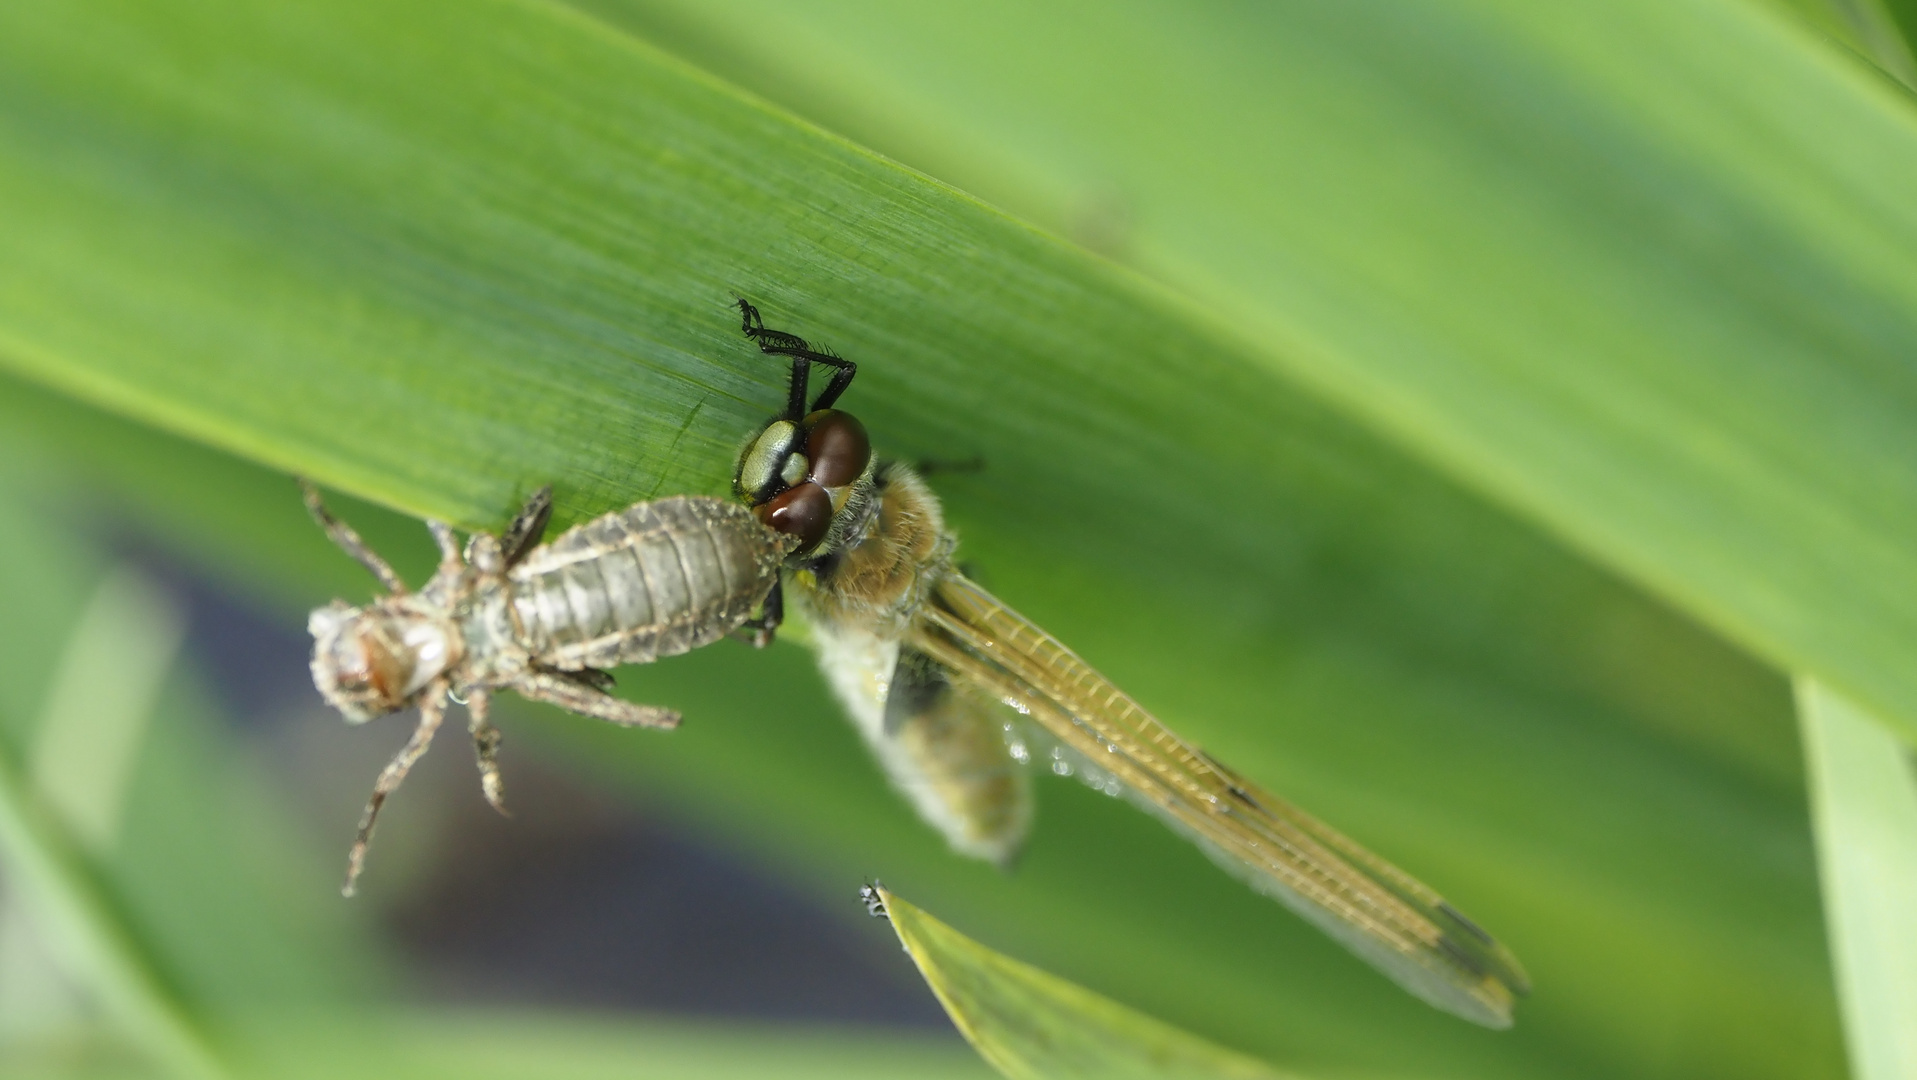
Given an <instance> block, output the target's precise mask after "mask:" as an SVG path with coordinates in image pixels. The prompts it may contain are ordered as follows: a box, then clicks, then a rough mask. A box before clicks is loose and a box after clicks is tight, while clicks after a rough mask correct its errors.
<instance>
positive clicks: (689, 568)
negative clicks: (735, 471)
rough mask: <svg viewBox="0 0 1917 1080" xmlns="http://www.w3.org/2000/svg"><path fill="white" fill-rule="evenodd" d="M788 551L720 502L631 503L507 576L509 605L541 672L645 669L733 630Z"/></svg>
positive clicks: (742, 511) (783, 542)
mask: <svg viewBox="0 0 1917 1080" xmlns="http://www.w3.org/2000/svg"><path fill="white" fill-rule="evenodd" d="M790 544H791V542H790V540H789V539H788V538H786V537H783V536H781V535H780V534H778V533H775V532H773V531H772V530H770V529H767V528H766V527H765V526H763V525H761V524H760V523H759V521H758V519H757V518H755V517H753V515H752V512H751V511H749V510H747V509H746V508H744V507H742V506H739V505H736V504H734V503H731V502H727V501H724V500H720V499H713V498H706V497H703V496H674V497H672V498H669V499H660V500H658V501H656V502H647V503H639V504H638V505H636V506H633V507H630V508H628V509H626V510H623V511H619V512H617V513H612V514H606V515H605V516H603V517H599V518H596V519H594V520H592V521H589V522H587V523H585V524H584V525H580V526H578V527H576V528H573V529H571V530H569V531H567V532H566V534H565V535H563V536H561V537H559V538H558V539H557V540H554V541H553V542H552V543H551V544H548V545H546V546H545V547H543V548H540V549H538V550H537V551H534V552H533V553H532V554H531V555H529V556H527V558H526V559H525V560H524V561H523V562H521V563H520V564H519V565H517V566H515V567H513V569H512V571H511V578H512V584H513V608H514V611H515V613H516V614H517V615H518V621H519V625H520V626H521V627H522V628H523V632H524V634H525V645H526V647H527V649H528V651H529V652H530V653H531V654H532V656H533V658H534V659H535V660H537V661H538V662H539V663H541V664H545V665H547V666H550V667H557V668H563V669H568V670H577V669H579V668H585V667H611V666H613V665H616V664H642V663H647V662H649V661H651V660H654V659H656V658H658V657H661V656H676V655H678V654H679V653H683V652H687V651H689V650H691V649H696V648H698V647H699V646H701V645H706V644H710V643H711V642H714V641H717V640H718V639H719V638H721V637H724V636H725V635H726V634H728V633H730V632H731V631H732V630H734V629H735V628H737V627H738V626H739V625H740V624H741V623H742V622H744V621H745V620H746V619H747V618H748V617H750V616H751V614H752V612H753V610H754V609H755V608H756V607H758V605H759V604H760V603H761V602H762V601H764V600H765V597H766V594H767V593H768V592H770V591H771V589H772V586H773V585H774V584H775V583H776V582H777V581H778V578H779V565H780V561H781V560H782V559H783V558H784V556H785V553H786V551H787V549H788V548H789V547H790Z"/></svg>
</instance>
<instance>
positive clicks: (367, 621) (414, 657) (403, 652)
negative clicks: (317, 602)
mask: <svg viewBox="0 0 1917 1080" xmlns="http://www.w3.org/2000/svg"><path fill="white" fill-rule="evenodd" d="M405 599H406V598H399V597H388V598H386V599H382V600H379V601H375V602H374V603H372V604H370V605H368V606H366V607H363V608H356V607H352V606H350V605H348V604H344V603H341V602H340V601H337V600H335V601H333V602H332V603H331V604H328V605H327V606H325V607H323V608H317V609H315V610H314V611H313V614H312V615H310V616H308V618H307V620H306V629H307V631H308V632H309V633H311V634H312V635H313V685H314V686H316V687H318V688H319V692H320V695H321V696H322V697H324V698H325V699H326V703H327V704H329V705H331V706H333V707H334V708H336V709H338V710H339V711H340V712H341V713H342V714H344V715H345V717H346V719H347V721H348V722H350V723H355V724H361V723H365V722H366V721H368V720H371V719H373V718H374V717H376V716H384V715H385V714H387V713H389V712H394V711H397V710H399V709H403V708H405V707H406V706H407V705H408V704H409V703H411V701H412V699H413V697H414V696H415V695H417V694H418V693H419V692H420V691H421V690H422V689H424V688H425V687H426V684H428V683H430V682H432V681H433V680H434V679H436V678H438V677H439V676H440V675H442V674H444V673H445V672H446V670H447V669H448V668H450V667H452V665H453V663H454V661H455V660H457V659H458V658H457V656H455V653H456V652H457V651H458V642H457V640H456V638H457V634H456V632H455V631H454V630H453V628H452V627H451V626H449V625H447V624H446V622H445V621H444V620H441V619H435V618H433V617H432V616H431V615H429V614H427V613H425V612H421V611H416V610H412V609H411V607H410V606H409V605H407V604H406V603H405V602H404V601H405Z"/></svg>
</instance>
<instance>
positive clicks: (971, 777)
mask: <svg viewBox="0 0 1917 1080" xmlns="http://www.w3.org/2000/svg"><path fill="white" fill-rule="evenodd" d="M813 636H814V642H815V645H816V647H817V650H818V654H819V663H820V666H821V667H822V668H823V669H824V670H825V674H826V677H827V679H828V680H829V681H830V682H831V684H832V688H833V690H834V692H835V693H836V694H837V695H838V697H839V700H840V702H841V703H842V704H843V705H844V706H845V709H846V712H847V714H848V715H849V716H850V717H851V719H852V723H853V726H854V727H856V728H858V730H859V734H860V735H862V736H864V738H865V743H866V745H867V746H868V747H870V748H871V750H872V754H873V756H874V757H876V758H878V760H879V765H880V767H882V768H883V769H884V770H885V774H886V776H887V778H888V779H890V780H891V782H892V786H893V787H894V788H896V789H897V790H898V791H899V793H900V794H902V795H904V796H905V798H906V800H907V801H908V802H910V803H911V804H912V807H913V809H915V810H917V811H918V813H919V816H920V817H921V818H923V819H924V820H925V821H926V822H927V823H928V824H930V825H931V826H932V827H933V828H935V829H937V830H938V831H939V833H940V834H941V835H943V836H944V837H945V839H946V842H947V843H949V844H950V845H951V846H952V849H953V850H955V851H957V852H959V853H960V854H962V855H969V856H971V857H973V858H978V859H986V860H988V861H990V862H993V863H997V864H999V865H1000V866H1004V865H1008V864H1009V863H1010V862H1011V861H1012V859H1013V858H1014V857H1016V855H1017V854H1018V850H1019V848H1020V847H1021V846H1022V845H1023V843H1024V841H1025V834H1026V832H1027V830H1028V828H1029V826H1030V824H1031V818H1032V792H1031V779H1030V777H1029V776H1028V775H1027V774H1026V771H1025V769H1024V768H1023V766H1022V765H1021V763H1020V762H1019V761H1018V760H1016V759H1015V758H1014V756H1013V752H1012V748H1011V747H1009V746H1008V744H1007V734H1008V725H1009V724H1010V723H1011V722H1012V720H1013V719H1014V717H1013V714H1012V713H1011V712H1010V710H1008V709H1006V708H1005V706H1004V705H1002V704H1000V703H999V702H998V701H997V700H996V699H995V698H992V697H989V696H986V695H984V694H981V693H980V692H979V691H978V690H977V689H976V688H974V687H972V686H970V685H969V684H966V683H963V682H959V683H956V684H955V683H954V682H953V680H951V679H950V678H948V677H947V675H946V672H945V669H944V668H943V667H942V666H940V665H939V664H937V663H936V662H934V661H933V660H931V659H930V658H928V657H927V656H925V655H924V654H923V653H921V652H919V651H918V650H917V649H914V648H913V647H911V646H909V645H901V644H900V643H899V642H898V641H897V640H895V639H888V638H885V637H882V636H879V635H875V634H869V633H866V632H864V631H861V630H844V629H837V628H827V627H823V626H815V628H814V634H813Z"/></svg>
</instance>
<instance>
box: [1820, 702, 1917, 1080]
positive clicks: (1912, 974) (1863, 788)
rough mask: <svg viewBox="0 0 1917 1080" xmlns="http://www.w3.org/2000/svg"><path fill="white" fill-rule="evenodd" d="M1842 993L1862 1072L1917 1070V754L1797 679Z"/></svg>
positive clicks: (1854, 1061)
mask: <svg viewBox="0 0 1917 1080" xmlns="http://www.w3.org/2000/svg"><path fill="white" fill-rule="evenodd" d="M1797 706H1798V715H1799V718H1800V721H1801V723H1802V726H1803V731H1804V750H1805V757H1806V759H1807V765H1808V767H1809V770H1810V779H1811V808H1812V815H1811V816H1812V820H1813V821H1814V822H1815V823H1816V827H1817V856H1818V863H1819V866H1820V868H1821V873H1822V878H1823V887H1824V912H1825V916H1824V917H1825V919H1826V920H1827V921H1828V923H1829V931H1830V942H1831V953H1832V956H1833V958H1834V961H1835V964H1836V968H1837V996H1838V1000H1839V1001H1841V1002H1842V1003H1843V1008H1844V1034H1845V1039H1846V1042H1847V1043H1848V1044H1849V1047H1850V1059H1851V1070H1852V1075H1853V1076H1855V1077H1856V1078H1857V1080H1905V1078H1908V1077H1911V1076H1917V917H1914V916H1913V913H1917V762H1914V761H1913V760H1912V755H1911V750H1910V748H1909V747H1908V746H1906V745H1905V744H1903V743H1902V742H1899V741H1898V740H1897V739H1896V737H1895V736H1893V735H1891V734H1890V733H1889V732H1888V731H1886V730H1885V729H1884V728H1883V727H1882V726H1881V725H1879V724H1877V723H1875V722H1874V721H1873V720H1872V719H1871V718H1870V716H1869V715H1868V714H1866V713H1865V712H1864V711H1863V710H1862V709H1859V708H1858V707H1857V706H1856V705H1854V704H1852V703H1851V702H1849V701H1847V700H1845V699H1844V698H1843V697H1842V696H1840V695H1838V694H1836V693H1835V692H1833V691H1832V690H1830V688H1828V687H1826V686H1823V685H1821V684H1819V683H1817V682H1815V681H1814V680H1810V679H1800V680H1799V681H1798V683H1797Z"/></svg>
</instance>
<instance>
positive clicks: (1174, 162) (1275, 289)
mask: <svg viewBox="0 0 1917 1080" xmlns="http://www.w3.org/2000/svg"><path fill="white" fill-rule="evenodd" d="M584 6H587V7H590V8H592V9H594V10H596V11H600V12H602V13H604V14H606V16H607V17H609V18H613V19H616V20H620V21H623V22H625V23H627V24H628V25H632V26H636V27H639V28H642V29H643V30H644V31H645V32H647V33H658V34H665V35H669V38H670V40H673V41H674V42H675V43H676V44H678V45H679V47H681V48H682V49H684V50H686V51H688V52H689V53H690V54H691V55H694V56H696V57H698V58H699V59H700V60H701V61H702V62H703V63H705V64H706V65H708V66H709V67H711V68H712V69H713V70H716V71H720V72H722V73H724V74H727V75H729V76H731V77H733V78H736V79H738V80H739V81H740V82H742V83H743V84H744V85H748V86H753V87H756V88H759V89H761V90H762V91H763V92H765V93H767V94H768V96H771V97H773V98H774V99H775V100H783V101H787V102H789V103H791V104H792V105H794V106H795V107H797V108H800V109H801V110H802V111H803V112H805V113H806V114H807V115H809V116H810V117H812V118H813V119H815V120H817V121H819V122H821V123H824V124H827V125H828V126H831V127H832V128H834V129H835V130H838V131H842V132H845V133H847V134H849V135H851V136H853V137H855V138H858V139H861V140H862V141H864V142H865V143H867V144H868V145H871V146H873V147H875V148H877V149H879V150H881V151H885V152H888V153H891V154H892V155H893V156H895V157H898V158H900V159H901V160H904V161H907V162H909V163H911V164H913V165H916V166H918V167H920V168H923V169H925V170H927V171H928V172H930V173H932V174H933V175H936V176H938V177H940V178H941V179H943V180H947V181H949V182H952V183H954V184H957V185H959V186H961V187H963V188H965V189H967V190H969V191H972V192H974V193H976V194H978V195H980V196H982V197H984V198H986V199H989V200H991V201H993V202H994V203H996V204H997V205H1000V206H1003V207H1006V208H1008V209H1010V210H1012V211H1013V212H1015V213H1020V214H1022V215H1024V216H1026V217H1028V218H1030V219H1031V220H1034V221H1036V222H1038V223H1040V224H1043V225H1047V226H1050V227H1052V228H1054V229H1057V230H1058V231H1059V232H1061V233H1064V234H1067V235H1075V236H1079V237H1082V238H1084V240H1085V241H1086V242H1087V243H1088V244H1093V245H1095V246H1098V247H1100V248H1101V249H1102V250H1108V251H1111V252H1113V253H1114V254H1117V255H1119V256H1121V257H1123V258H1124V259H1126V260H1127V261H1128V262H1131V263H1132V264H1134V265H1136V266H1137V267H1139V268H1140V269H1142V270H1143V271H1145V272H1146V273H1148V274H1150V275H1152V276H1153V277H1155V278H1156V279H1158V280H1160V281H1163V282H1166V283H1167V284H1169V285H1170V286H1171V287H1173V288H1174V289H1176V290H1177V291H1178V292H1180V293H1181V294H1182V295H1183V296H1185V297H1187V298H1188V299H1189V300H1190V301H1191V302H1192V303H1193V304H1194V305H1195V306H1199V307H1202V309H1203V310H1204V311H1205V312H1206V313H1207V314H1208V315H1209V316H1210V318H1211V319H1212V321H1213V324H1214V325H1218V326H1221V327H1229V328H1231V330H1232V331H1233V339H1232V340H1233V343H1234V346H1235V347H1237V348H1243V349H1246V350H1248V351H1249V352H1251V353H1253V354H1255V355H1256V357H1257V358H1258V361H1259V363H1260V364H1261V365H1262V366H1263V367H1264V368H1265V369H1266V370H1270V371H1272V372H1274V373H1281V374H1282V375H1283V376H1285V377H1286V378H1288V379H1291V380H1295V381H1296V383H1297V384H1298V385H1300V386H1303V387H1307V388H1309V389H1310V390H1311V391H1313V392H1314V393H1317V394H1319V395H1321V396H1322V397H1323V398H1324V399H1325V400H1327V401H1331V402H1334V403H1335V404H1336V405H1337V407H1338V408H1340V409H1343V410H1346V411H1348V412H1349V413H1350V414H1351V415H1353V416H1355V417H1358V418H1361V419H1362V420H1363V421H1364V422H1365V423H1367V424H1370V425H1372V426H1374V427H1375V428H1376V429H1377V430H1379V431H1382V432H1385V433H1386V434H1388V435H1389V436H1390V437H1391V438H1392V439H1394V440H1395V441H1396V442H1398V443H1399V444H1400V445H1402V446H1404V447H1406V448H1408V449H1409V450H1410V451H1411V452H1413V453H1415V454H1416V455H1418V456H1419V457H1420V458H1421V459H1423V460H1426V461H1428V462H1430V463H1431V464H1432V465H1434V466H1435V467H1438V468H1442V469H1444V470H1446V471H1447V472H1448V473H1449V474H1450V475H1452V476H1454V477H1456V478H1457V479H1458V480H1459V481H1460V482H1461V483H1464V484H1466V485H1468V486H1470V487H1471V488H1472V489H1474V490H1477V491H1480V492H1483V493H1485V494H1486V495H1488V496H1490V497H1492V498H1494V499H1496V500H1497V501H1498V502H1500V503H1501V504H1503V505H1506V506H1509V507H1512V508H1514V509H1515V510H1517V511H1519V512H1520V513H1522V514H1524V515H1525V516H1526V517H1527V518H1529V519H1531V520H1533V521H1536V522H1538V523H1540V524H1541V525H1542V526H1543V527H1544V528H1546V529H1548V530H1549V531H1550V532H1552V533H1553V534H1555V535H1557V536H1560V537H1562V538H1564V540H1565V541H1566V542H1567V543H1569V544H1570V545H1571V546H1573V547H1574V548H1576V549H1577V550H1579V551H1583V552H1587V553H1589V554H1591V555H1592V556H1593V557H1595V558H1597V559H1599V560H1601V561H1602V562H1603V563H1604V564H1605V565H1607V566H1609V567H1611V568H1613V569H1615V570H1617V571H1618V572H1620V573H1623V574H1625V575H1628V576H1629V577H1630V578H1631V579H1632V580H1634V581H1637V582H1639V583H1640V584H1642V585H1643V586H1644V587H1646V588H1648V589H1649V590H1651V591H1652V592H1654V593H1656V594H1657V595H1659V596H1660V597H1662V598H1664V599H1665V600H1667V601H1668V602H1670V603H1673V604H1677V605H1680V606H1681V607H1683V608H1684V609H1685V610H1686V611H1688V612H1690V613H1692V614H1693V615H1694V616H1695V617H1697V618H1699V619H1701V620H1702V621H1704V622H1706V623H1707V624H1709V625H1711V626H1713V627H1714V628H1716V629H1718V630H1719V631H1721V632H1723V633H1725V634H1726V635H1728V636H1729V637H1731V638H1732V639H1734V640H1736V641H1738V642H1740V643H1741V644H1743V645H1744V646H1746V647H1748V648H1750V649H1752V650H1753V651H1755V652H1756V653H1757V654H1759V655H1761V656H1763V657H1764V658H1766V659H1767V660H1769V661H1771V662H1772V663H1774V664H1776V665H1778V666H1779V667H1781V668H1783V669H1786V670H1792V671H1805V672H1809V673H1811V674H1814V675H1815V676H1816V677H1818V678H1819V679H1821V680H1823V681H1825V682H1826V683H1828V684H1830V685H1832V686H1835V687H1838V688H1840V689H1842V690H1843V691H1844V692H1846V693H1847V694H1848V695H1850V696H1852V697H1853V698H1855V699H1856V700H1858V701H1860V702H1863V703H1865V704H1867V705H1869V706H1871V709H1872V711H1873V713H1875V714H1876V715H1879V716H1881V717H1882V718H1883V719H1884V720H1885V721H1886V722H1889V723H1891V724H1893V725H1896V726H1897V727H1898V729H1899V730H1900V731H1902V732H1903V733H1904V734H1905V736H1906V737H1907V738H1912V739H1917V665H1912V664H1910V663H1909V662H1908V655H1909V643H1910V641H1911V640H1912V639H1913V637H1917V547H1913V545H1911V544H1910V542H1909V537H1911V536H1912V535H1917V466H1914V460H1917V459H1913V456H1912V453H1911V450H1910V441H1909V438H1908V433H1909V432H1910V431H1912V430H1917V391H1913V388H1912V386H1913V384H1912V381H1911V375H1910V366H1909V360H1908V358H1909V356H1910V355H1911V352H1912V348H1913V344H1917V315H1913V313H1914V312H1917V208H1914V207H1913V204H1912V202H1911V200H1910V199H1908V198H1905V197H1904V194H1905V193H1904V187H1905V178H1906V177H1908V176H1910V175H1912V174H1913V173H1914V172H1917V112H1914V111H1913V109H1912V105H1911V99H1910V96H1909V93H1908V92H1907V91H1906V90H1905V89H1903V88H1902V87H1900V86H1897V85H1895V84H1894V83H1892V82H1890V81H1888V80H1886V79H1884V78H1883V77H1881V76H1880V75H1878V74H1877V73H1875V72H1870V71H1868V70H1866V69H1865V68H1864V67H1863V65H1862V64H1860V63H1859V62H1858V61H1857V60H1856V58H1855V57H1850V56H1845V55H1843V54H1842V50H1841V49H1839V48H1837V47H1835V46H1834V45H1833V44H1832V43H1831V42H1829V41H1828V40H1826V39H1824V38H1822V37H1821V36H1820V35H1818V34H1816V33H1815V32H1813V31H1810V30H1808V29H1805V28H1803V27H1801V26H1800V25H1798V24H1796V23H1795V22H1793V21H1791V20H1789V19H1788V18H1786V17H1785V16H1783V15H1781V14H1780V13H1779V12H1778V11H1776V10H1775V9H1773V8H1772V7H1770V6H1769V5H1763V4H1752V3H1748V2H1744V0H1686V2H1682V3H1670V2H1668V0H1624V2H1617V3H1602V4H1578V5H1575V6H1574V8H1573V9H1572V10H1570V11H1566V10H1564V9H1563V8H1561V7H1560V6H1556V5H1538V4H1534V3H1526V2H1523V0H1483V2H1478V3H1471V4H1461V5H1446V6H1443V7H1440V8H1435V9H1434V8H1431V7H1429V6H1425V5H1390V4H1378V5H1373V4H1341V5H1333V6H1329V7H1327V6H1324V5H1314V4H1296V5H1248V6H1226V5H1217V6H1204V7H1201V8H1200V9H1198V10H1197V11H1194V10H1193V9H1192V8H1191V6H1190V5H1188V4H1181V3H1172V2H1153V0H1136V2H1132V3H1125V4H1120V5H1117V6H1115V7H1114V6H1111V5H1100V6H1099V7H1098V8H1097V9H1096V14H1093V13H1092V10H1091V9H1086V8H1081V7H1078V6H1074V5H1055V6H1049V7H1046V6H1032V5H1022V4H1016V3H997V4H991V3H986V4H963V5H927V6H918V7H914V8H911V9H909V10H905V11H901V10H897V9H896V8H894V7H893V6H891V5H877V4H872V3H869V2H862V0H816V2H811V3H804V4H776V3H766V2H761V0H726V2H722V3H711V4H707V3H700V4H697V5H694V4H674V3H671V2H669V0H654V2H644V0H590V2H588V3H586V4H585V5H584Z"/></svg>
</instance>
